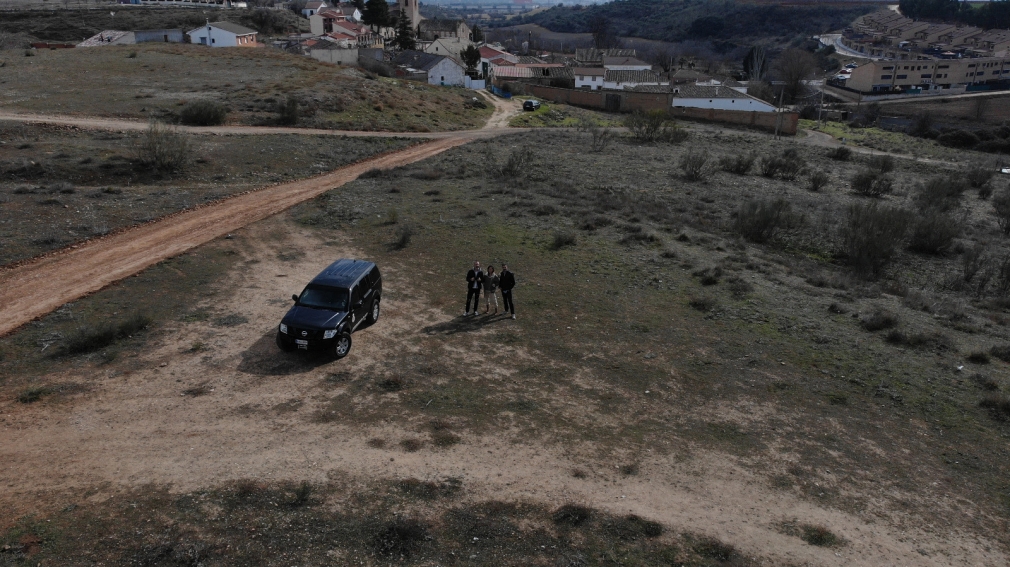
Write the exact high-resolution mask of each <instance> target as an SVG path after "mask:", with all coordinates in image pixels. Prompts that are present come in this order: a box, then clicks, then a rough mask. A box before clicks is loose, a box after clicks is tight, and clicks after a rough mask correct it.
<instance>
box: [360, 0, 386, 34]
mask: <svg viewBox="0 0 1010 567" xmlns="http://www.w3.org/2000/svg"><path fill="white" fill-rule="evenodd" d="M361 19H362V21H364V22H365V25H366V26H371V28H372V30H375V29H376V28H381V27H383V26H386V25H389V4H387V3H386V0H368V1H367V2H365V10H364V12H362V13H361Z"/></svg>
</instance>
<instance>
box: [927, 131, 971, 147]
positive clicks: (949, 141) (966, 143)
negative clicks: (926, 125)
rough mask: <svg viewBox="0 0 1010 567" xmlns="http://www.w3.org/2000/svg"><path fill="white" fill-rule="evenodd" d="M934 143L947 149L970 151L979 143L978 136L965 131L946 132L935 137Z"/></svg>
mask: <svg viewBox="0 0 1010 567" xmlns="http://www.w3.org/2000/svg"><path fill="white" fill-rule="evenodd" d="M936 141H937V142H939V143H940V144H941V145H944V146H947V147H948V148H960V149H964V150H970V149H971V148H974V147H975V146H977V145H978V143H979V141H980V140H979V138H978V135H977V134H975V133H974V132H969V131H967V130H948V131H946V132H944V133H942V134H940V135H939V136H937V137H936Z"/></svg>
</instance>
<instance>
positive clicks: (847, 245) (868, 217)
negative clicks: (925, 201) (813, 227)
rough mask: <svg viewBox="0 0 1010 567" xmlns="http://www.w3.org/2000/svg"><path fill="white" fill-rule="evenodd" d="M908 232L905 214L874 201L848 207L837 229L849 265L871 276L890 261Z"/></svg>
mask: <svg viewBox="0 0 1010 567" xmlns="http://www.w3.org/2000/svg"><path fill="white" fill-rule="evenodd" d="M907 231H908V213H907V212H905V211H904V210H902V209H899V208H895V207H887V206H881V205H879V204H878V203H876V202H870V203H855V204H853V205H851V206H849V208H848V211H847V212H846V218H845V221H844V223H843V224H842V228H841V231H840V235H839V236H840V237H841V252H842V254H843V255H844V256H845V259H846V261H847V262H848V264H849V265H851V266H852V267H854V268H855V269H856V270H857V271H859V272H860V273H862V274H864V275H867V276H873V275H877V274H879V273H880V271H881V270H883V268H884V267H885V266H886V265H887V263H888V262H890V260H891V257H892V256H894V253H895V251H896V250H897V249H898V247H899V246H900V245H901V243H902V241H903V240H904V238H905V233H906V232H907Z"/></svg>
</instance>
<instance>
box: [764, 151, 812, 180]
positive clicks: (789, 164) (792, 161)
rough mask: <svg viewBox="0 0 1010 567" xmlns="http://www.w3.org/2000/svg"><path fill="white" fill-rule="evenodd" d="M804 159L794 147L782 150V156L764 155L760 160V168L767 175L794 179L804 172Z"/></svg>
mask: <svg viewBox="0 0 1010 567" xmlns="http://www.w3.org/2000/svg"><path fill="white" fill-rule="evenodd" d="M804 165H805V164H804V163H803V159H802V158H801V157H800V156H799V153H798V152H797V151H796V150H794V149H791V148H790V149H788V150H785V151H784V152H782V155H780V156H764V157H762V158H761V159H760V160H759V161H758V169H760V171H761V175H763V176H765V177H769V178H772V177H778V178H780V179H783V180H785V181H794V180H795V179H796V178H797V177H799V176H800V174H801V173H802V172H803V167H804Z"/></svg>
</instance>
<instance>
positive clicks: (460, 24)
mask: <svg viewBox="0 0 1010 567" xmlns="http://www.w3.org/2000/svg"><path fill="white" fill-rule="evenodd" d="M446 37H455V38H462V39H466V40H472V37H471V35H470V26H468V25H466V22H464V21H463V20H421V21H420V22H418V24H417V39H419V40H421V41H435V40H436V39H439V38H446Z"/></svg>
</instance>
